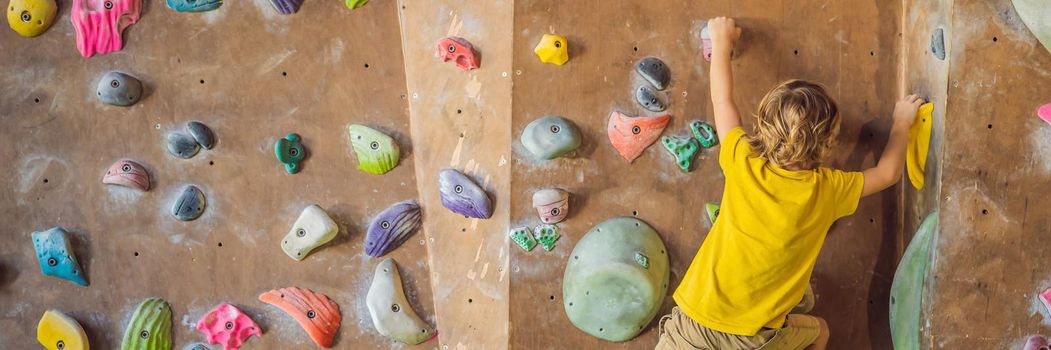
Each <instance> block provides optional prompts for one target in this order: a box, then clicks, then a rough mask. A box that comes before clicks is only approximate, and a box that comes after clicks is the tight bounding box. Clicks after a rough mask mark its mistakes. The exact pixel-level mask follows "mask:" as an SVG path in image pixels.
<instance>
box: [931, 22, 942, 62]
mask: <svg viewBox="0 0 1051 350" xmlns="http://www.w3.org/2000/svg"><path fill="white" fill-rule="evenodd" d="M931 52H932V53H934V57H937V58H938V59H939V60H942V61H944V60H945V30H944V29H942V28H938V29H935V30H934V34H931Z"/></svg>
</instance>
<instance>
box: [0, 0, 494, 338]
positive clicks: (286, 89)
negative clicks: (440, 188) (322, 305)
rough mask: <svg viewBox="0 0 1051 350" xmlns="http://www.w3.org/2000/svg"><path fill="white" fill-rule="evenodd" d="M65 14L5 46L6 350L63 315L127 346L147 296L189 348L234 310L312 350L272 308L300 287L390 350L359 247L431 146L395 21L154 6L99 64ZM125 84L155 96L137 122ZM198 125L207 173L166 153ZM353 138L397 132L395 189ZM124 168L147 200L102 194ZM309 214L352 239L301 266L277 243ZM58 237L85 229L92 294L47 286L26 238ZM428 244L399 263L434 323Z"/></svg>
mask: <svg viewBox="0 0 1051 350" xmlns="http://www.w3.org/2000/svg"><path fill="white" fill-rule="evenodd" d="M60 4H61V5H63V9H62V10H60V12H59V16H60V17H59V18H58V20H57V21H56V24H55V25H54V26H53V27H52V28H51V29H50V30H49V31H48V32H46V33H45V34H44V35H42V36H40V37H37V38H34V39H24V38H21V37H18V36H17V34H15V33H14V32H13V31H9V30H6V29H5V30H3V31H0V43H2V44H0V46H3V50H0V70H2V71H3V72H5V74H3V76H2V77H0V83H2V84H3V85H4V86H5V88H4V89H0V120H2V122H3V124H4V125H5V126H4V127H2V128H0V138H2V139H3V141H0V159H3V160H5V161H6V162H7V163H8V164H11V165H12V167H17V168H18V170H17V171H14V172H13V173H12V174H11V176H6V177H4V178H3V179H2V180H0V218H2V220H3V221H4V222H5V223H6V225H7V228H6V229H5V230H4V233H3V234H2V235H0V236H2V238H3V241H4V242H5V243H4V244H0V344H3V345H2V346H0V348H12V349H15V348H17V349H29V348H34V347H37V345H36V341H35V339H34V337H33V334H35V326H36V321H37V320H38V319H39V318H40V316H41V315H42V314H43V313H44V310H46V309H48V308H56V309H60V310H63V311H65V312H66V313H67V314H69V315H70V316H72V317H74V318H75V319H76V320H77V321H79V322H80V323H81V324H82V325H83V326H84V329H85V330H86V331H87V333H88V337H89V339H90V341H91V345H92V348H97V349H114V348H117V347H118V346H119V342H120V340H121V334H122V333H123V330H124V326H125V322H127V320H128V319H129V317H130V314H131V312H132V311H133V310H134V308H135V306H136V305H137V304H138V303H139V302H140V301H141V300H142V299H144V298H146V297H151V296H156V297H163V298H164V299H166V300H167V301H168V302H169V303H170V304H171V307H172V311H173V314H174V322H175V331H174V333H175V334H174V336H175V337H174V340H175V342H174V344H175V346H176V347H179V348H181V347H182V346H183V345H185V344H187V343H190V342H196V341H203V340H204V336H203V335H201V334H200V333H198V332H197V331H195V330H193V329H192V327H193V323H195V322H196V321H197V319H198V318H199V317H201V316H202V315H204V314H205V313H206V312H208V310H210V309H212V308H213V307H214V306H215V305H217V304H219V303H223V302H229V303H233V304H235V305H236V306H237V307H239V308H241V309H242V310H244V311H245V312H246V313H247V314H248V315H250V316H251V317H252V318H254V319H255V321H256V322H258V323H259V325H260V326H261V327H262V329H263V331H264V333H263V336H262V338H258V339H257V338H252V339H251V340H249V341H248V343H247V346H249V347H251V348H256V349H265V348H269V349H287V348H302V347H310V346H313V342H312V341H311V340H310V338H309V337H308V336H307V335H306V333H305V332H303V331H302V330H301V329H300V328H299V326H298V325H297V324H296V322H295V321H294V320H293V319H292V318H291V317H289V316H287V315H285V314H284V313H283V312H282V311H280V310H279V309H277V308H276V307H272V306H269V305H266V304H264V303H262V302H260V301H258V300H257V296H258V295H259V294H260V293H262V292H264V291H268V290H270V289H274V288H281V287H288V286H292V285H295V286H299V287H303V288H310V289H313V290H314V291H316V292H319V293H323V294H326V295H328V296H329V297H331V298H332V299H333V300H334V301H335V302H336V303H338V304H339V305H340V309H341V310H342V316H343V323H342V327H341V328H340V332H339V333H338V334H337V335H336V341H335V346H336V347H337V348H385V347H389V346H391V344H392V343H391V341H390V340H388V339H386V338H384V337H382V336H380V335H379V334H378V333H377V332H376V331H375V330H374V329H373V327H372V321H371V320H370V318H369V314H368V311H367V309H366V306H365V293H366V291H367V290H368V288H369V283H370V282H371V280H372V276H373V271H374V269H375V266H376V264H378V263H379V259H374V258H369V257H367V256H366V255H365V254H364V252H363V249H362V242H363V237H364V233H365V227H366V225H367V223H368V220H369V218H371V216H372V215H375V214H377V213H379V212H380V211H381V210H383V209H384V208H386V207H387V206H389V205H390V204H391V203H393V202H395V201H399V200H403V199H409V198H415V197H417V189H416V169H414V168H415V166H414V163H415V162H416V158H417V154H416V152H417V151H419V149H418V148H416V146H415V145H414V144H413V142H412V140H411V139H410V135H411V132H410V128H409V114H408V104H407V96H406V95H405V94H404V91H405V78H404V75H403V69H404V66H403V62H402V51H401V45H400V42H401V40H400V35H399V23H398V13H397V5H396V4H394V3H392V2H385V1H374V2H372V3H369V4H368V5H367V6H365V7H363V8H361V9H358V10H354V11H350V10H348V9H346V8H345V7H344V5H343V4H342V3H341V2H321V1H309V2H307V3H306V4H305V5H304V6H303V7H302V8H301V9H300V11H299V13H297V14H295V15H291V16H281V15H279V14H278V13H277V12H276V11H275V9H274V8H273V7H272V6H271V5H270V3H269V2H268V1H227V2H226V3H225V4H224V5H223V6H222V7H221V8H220V9H219V10H217V11H215V12H208V13H203V14H188V13H175V12H173V11H171V10H170V9H169V8H167V7H165V5H164V2H160V1H148V2H146V4H145V8H144V9H143V16H142V19H141V20H140V21H139V23H138V24H135V25H133V26H131V27H130V28H129V29H128V30H127V32H125V38H126V45H125V48H124V50H123V51H120V52H116V53H111V54H108V55H104V56H96V57H93V58H90V59H83V58H81V57H80V55H79V53H78V52H77V50H76V45H75V43H74V40H73V38H74V34H73V28H72V27H71V25H70V23H69V17H68V6H69V2H65V1H62V2H60ZM109 70H120V71H124V72H126V73H129V74H132V75H134V76H137V77H138V78H139V79H141V80H142V81H143V83H144V84H145V85H146V93H145V97H144V98H143V99H142V100H141V101H140V102H139V103H138V104H136V105H134V106H132V107H127V108H123V107H111V106H105V105H102V104H101V103H100V102H98V101H97V100H96V98H95V79H96V78H97V77H98V76H100V75H102V74H103V73H105V72H106V71H109ZM191 120H200V121H203V122H204V123H205V124H207V125H209V126H210V127H211V128H212V129H213V130H214V131H215V133H216V134H217V136H218V139H219V143H218V145H217V146H215V148H213V149H211V150H202V151H201V152H200V153H199V154H198V155H196V156H195V157H194V158H191V159H179V158H175V157H173V156H171V155H169V154H168V152H167V150H166V148H165V147H166V145H165V135H166V134H167V133H169V132H173V131H180V132H181V131H183V127H184V125H185V123H186V122H188V121H191ZM351 123H360V124H366V125H369V126H371V127H374V128H378V129H381V130H385V131H387V132H389V133H391V134H392V135H393V136H394V137H395V139H397V140H398V142H400V143H401V145H402V160H401V162H400V165H399V166H398V167H397V168H395V169H394V170H392V171H391V172H390V173H387V174H386V175H383V176H377V175H371V174H367V173H365V172H362V171H359V170H357V169H356V168H357V161H356V158H355V157H354V155H353V151H352V149H351V146H350V143H349V141H350V139H349V136H348V135H347V125H348V124H351ZM290 132H296V133H299V134H300V135H301V136H302V137H303V142H304V144H305V146H306V149H307V154H308V155H307V158H306V160H305V161H304V162H303V167H302V170H301V171H300V172H299V173H298V174H295V175H290V174H288V173H286V172H285V170H284V168H283V167H282V166H281V164H280V163H278V162H277V160H276V159H275V156H274V151H273V144H274V142H275V141H276V140H277V139H279V138H281V137H283V136H284V135H285V134H287V133H290ZM124 157H127V158H131V159H135V160H137V161H139V162H140V163H142V164H143V165H144V166H145V168H146V169H147V170H148V171H149V172H150V174H151V176H152V178H153V182H152V189H150V191H149V192H146V193H141V194H138V193H136V192H134V191H129V190H125V189H119V188H115V187H113V186H111V185H103V184H102V183H101V179H102V175H103V174H104V173H105V171H106V170H107V168H109V166H110V165H111V164H112V163H113V162H114V161H116V160H118V159H121V158H124ZM428 180H430V178H428ZM188 183H192V184H196V185H197V186H199V187H200V188H201V189H202V190H203V192H204V193H205V195H206V196H207V199H208V206H207V209H206V210H205V211H204V214H203V215H202V216H201V217H200V218H199V219H197V220H196V221H190V222H181V221H176V220H175V219H174V218H172V217H171V215H170V214H169V212H168V211H169V208H170V207H171V205H172V200H173V199H174V197H175V196H176V194H177V193H178V191H179V190H180V189H181V188H182V186H183V185H184V184H188ZM311 203H317V204H319V205H321V206H322V207H323V208H324V209H325V210H327V211H328V213H329V215H331V216H332V218H333V219H334V220H335V221H336V223H337V224H338V226H339V227H340V234H339V236H338V237H337V238H336V239H335V240H333V241H332V242H330V243H328V244H327V245H325V246H322V247H321V248H319V249H317V250H315V251H314V252H312V253H311V254H310V255H309V256H307V257H306V259H304V260H303V261H301V262H296V261H293V260H292V259H290V258H289V257H288V256H286V255H285V253H284V252H283V251H282V250H281V248H280V241H281V239H282V237H284V236H285V234H286V233H288V231H289V229H290V227H291V226H292V223H293V222H294V221H295V220H296V218H297V216H298V215H299V213H300V211H301V210H302V209H303V208H304V207H306V206H307V205H309V204H311ZM59 225H60V226H64V227H66V228H67V229H69V230H70V231H71V233H72V235H73V237H74V251H75V252H76V254H77V257H78V259H79V260H80V263H81V264H82V266H83V268H84V270H85V271H86V274H87V277H88V279H89V280H90V282H91V285H90V287H80V286H76V285H74V284H72V283H68V282H66V281H62V280H58V279H54V278H50V277H44V276H42V275H41V274H40V271H39V267H38V266H37V261H36V259H35V257H34V254H33V246H32V243H31V241H30V238H29V234H30V232H32V231H36V230H43V229H46V228H49V227H52V226H59ZM424 243H425V242H424V235H423V234H419V233H418V234H417V235H416V236H414V237H413V238H412V239H410V240H409V242H407V243H406V244H404V245H403V246H402V247H401V248H398V249H397V250H395V251H394V252H393V253H391V254H389V255H388V256H390V257H394V258H395V259H396V260H397V261H398V263H399V266H400V268H401V272H402V274H403V279H404V281H405V284H406V290H407V293H408V294H409V298H410V300H411V304H412V307H413V308H414V309H415V310H416V311H417V312H419V313H420V314H421V315H423V316H424V317H425V318H426V319H427V320H428V321H429V322H430V323H431V324H432V325H433V324H434V321H435V320H434V317H433V315H434V307H433V305H434V304H433V300H432V298H431V282H430V278H429V272H428V265H429V261H428V260H427V258H426V254H427V247H426V246H425V244H424ZM494 271H495V269H494ZM431 345H433V343H430V344H428V343H425V344H424V345H423V346H421V348H422V347H429V346H431Z"/></svg>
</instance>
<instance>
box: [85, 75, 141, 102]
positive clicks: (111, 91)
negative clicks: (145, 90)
mask: <svg viewBox="0 0 1051 350" xmlns="http://www.w3.org/2000/svg"><path fill="white" fill-rule="evenodd" d="M95 95H96V96H97V97H98V98H99V101H102V103H105V104H108V105H114V106H131V105H133V104H135V102H139V99H140V98H142V82H140V81H139V79H136V78H135V77H133V76H130V75H127V74H124V73H121V72H117V71H113V72H109V73H106V74H103V75H102V78H99V84H98V88H96V91H95Z"/></svg>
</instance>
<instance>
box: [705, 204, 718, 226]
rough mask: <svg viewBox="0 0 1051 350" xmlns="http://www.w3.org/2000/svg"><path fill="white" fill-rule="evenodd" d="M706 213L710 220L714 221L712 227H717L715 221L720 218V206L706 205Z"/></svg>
mask: <svg viewBox="0 0 1051 350" xmlns="http://www.w3.org/2000/svg"><path fill="white" fill-rule="evenodd" d="M704 211H707V212H708V220H711V221H712V225H715V219H716V218H718V217H719V204H717V203H708V204H705V205H704Z"/></svg>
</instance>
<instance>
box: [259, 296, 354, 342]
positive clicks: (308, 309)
mask: <svg viewBox="0 0 1051 350" xmlns="http://www.w3.org/2000/svg"><path fill="white" fill-rule="evenodd" d="M259 301H262V302H264V303H267V304H270V305H274V306H277V307H278V308H281V310H283V311H284V312H285V313H287V314H288V315H289V316H292V318H294V319H295V320H296V322H299V325H300V326H301V327H303V330H305V331H306V332H307V334H309V335H310V338H311V339H313V340H314V343H317V345H318V346H320V347H323V348H328V347H332V338H333V337H335V336H336V332H337V331H339V324H340V322H341V320H342V319H343V317H342V316H340V314H339V305H336V303H335V302H333V301H332V299H329V298H328V296H326V295H324V294H321V293H315V292H314V291H311V290H309V289H300V288H298V287H289V288H281V289H275V290H271V291H269V292H266V293H263V294H260V295H259Z"/></svg>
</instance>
